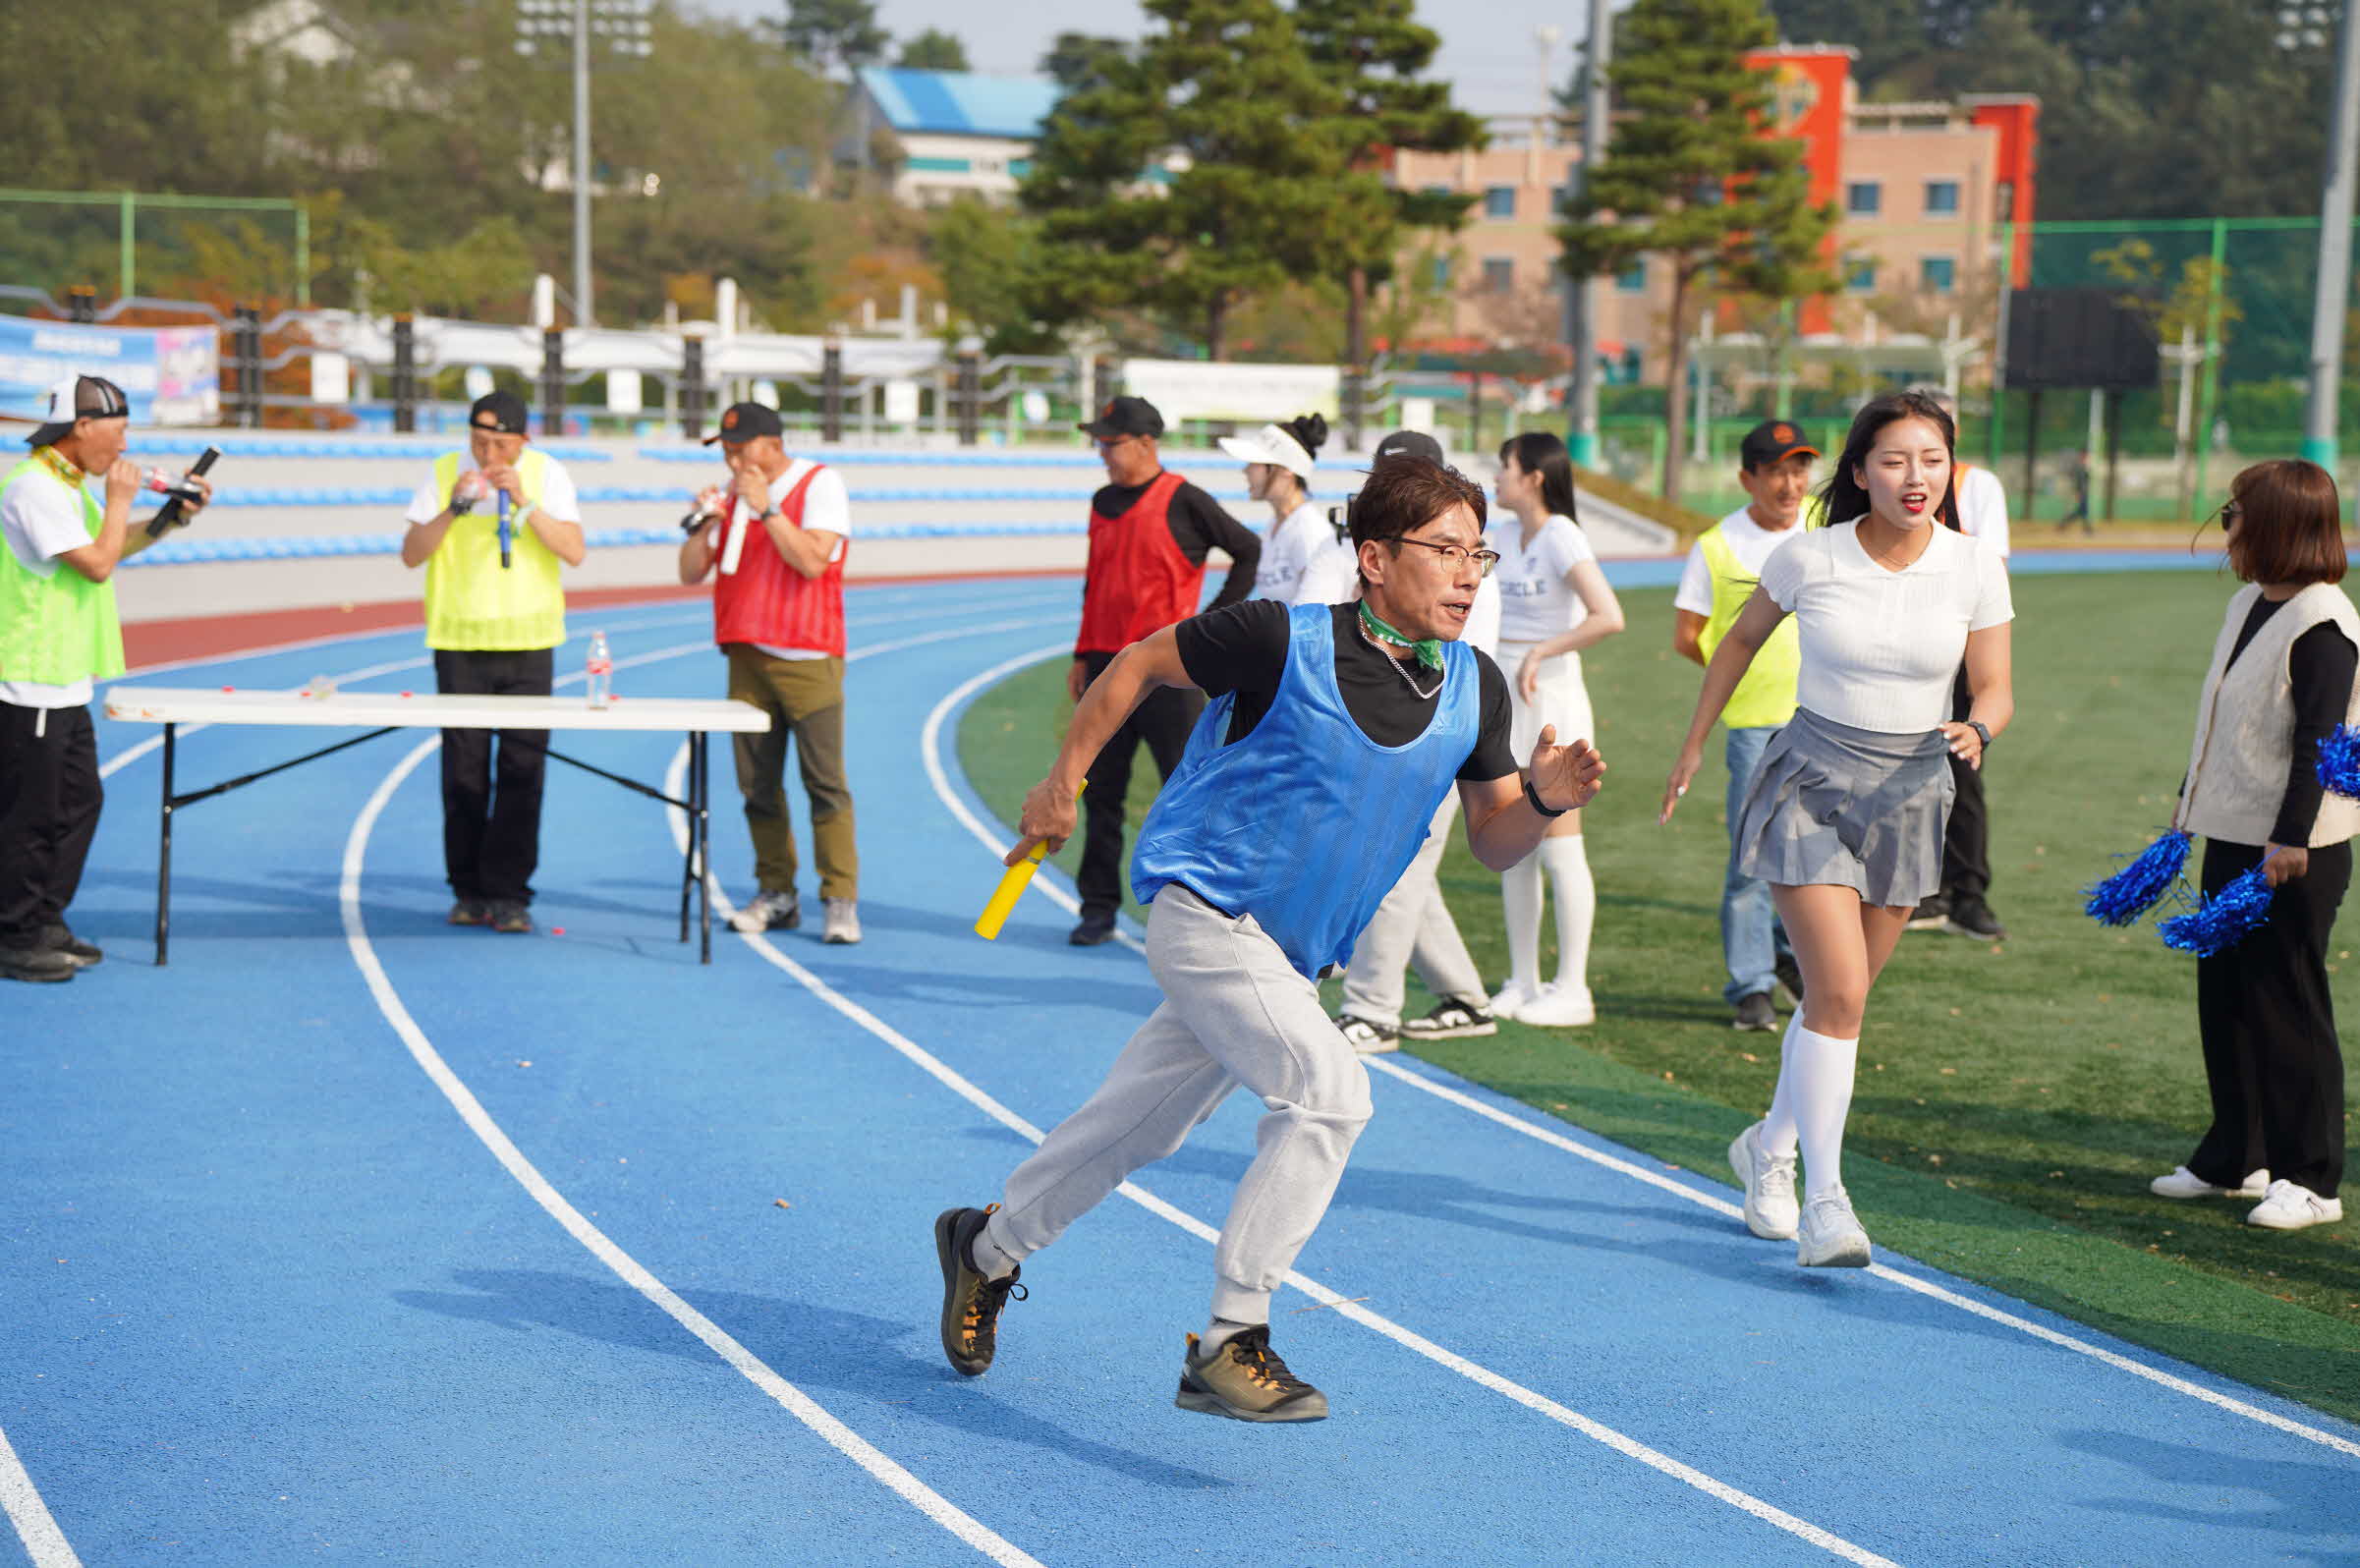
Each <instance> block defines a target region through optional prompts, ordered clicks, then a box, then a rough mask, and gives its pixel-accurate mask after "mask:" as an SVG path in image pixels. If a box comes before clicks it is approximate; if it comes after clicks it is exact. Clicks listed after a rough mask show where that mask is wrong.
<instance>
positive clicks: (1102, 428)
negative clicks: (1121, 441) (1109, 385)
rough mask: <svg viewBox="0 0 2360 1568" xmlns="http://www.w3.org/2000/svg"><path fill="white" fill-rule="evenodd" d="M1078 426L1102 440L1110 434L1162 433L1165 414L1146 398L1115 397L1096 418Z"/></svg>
mask: <svg viewBox="0 0 2360 1568" xmlns="http://www.w3.org/2000/svg"><path fill="white" fill-rule="evenodd" d="M1078 428H1079V429H1080V430H1081V431H1082V433H1083V434H1085V435H1092V436H1096V437H1098V438H1099V439H1101V440H1102V439H1104V438H1105V437H1107V436H1109V435H1161V434H1162V433H1163V416H1162V415H1160V414H1158V413H1156V412H1155V405H1154V404H1152V403H1150V402H1149V401H1148V400H1147V399H1146V398H1114V399H1111V400H1109V401H1108V403H1107V404H1106V406H1105V407H1104V408H1102V409H1100V410H1098V417H1097V418H1096V419H1095V420H1091V421H1090V422H1089V423H1088V424H1085V425H1081V426H1078Z"/></svg>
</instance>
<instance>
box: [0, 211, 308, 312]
mask: <svg viewBox="0 0 2360 1568" xmlns="http://www.w3.org/2000/svg"><path fill="white" fill-rule="evenodd" d="M256 239H259V240H262V241H265V242H267V243H266V244H260V245H257V244H254V243H253V241H255V240H256ZM277 251H283V252H284V258H285V259H284V261H283V263H273V262H272V261H271V260H270V257H269V253H270V252H277ZM232 258H234V264H235V265H237V266H238V267H239V268H240V269H241V270H242V271H252V270H253V268H255V267H256V266H264V267H272V266H274V265H276V264H284V265H285V266H286V268H287V270H288V271H289V272H290V273H291V274H292V275H290V276H286V277H253V278H249V279H245V280H241V281H242V282H243V284H244V287H245V288H247V289H251V290H253V291H255V292H263V293H268V294H271V295H274V296H276V297H277V298H280V299H291V300H293V301H294V302H295V303H296V304H297V306H299V307H303V306H309V304H310V303H311V219H310V214H309V211H308V210H307V209H306V208H305V206H304V204H303V203H302V202H300V201H291V200H285V199H282V198H276V197H259V196H257V197H251V198H249V197H238V196H157V195H144V194H141V193H140V192H136V191H104V192H93V191H25V190H17V189H13V188H0V279H6V280H7V281H9V282H12V283H27V282H31V281H35V280H39V281H43V282H47V281H50V280H55V283H56V286H57V287H59V288H70V287H73V286H76V285H85V284H86V285H89V286H91V287H93V288H98V289H100V290H101V292H102V293H104V294H106V295H109V296H111V297H113V298H116V299H122V298H126V297H129V296H132V295H137V294H138V293H139V292H140V289H141V288H142V287H146V288H155V289H173V290H176V291H187V292H196V290H195V285H197V284H199V283H203V284H209V285H211V286H212V287H216V288H224V289H232V290H233V292H235V291H236V289H237V285H236V284H234V283H233V281H232V280H231V279H228V278H224V277H222V276H220V273H221V270H222V268H223V265H224V263H225V261H229V260H231V259H232ZM110 284H111V285H112V286H111V287H108V285H110Z"/></svg>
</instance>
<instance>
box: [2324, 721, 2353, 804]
mask: <svg viewBox="0 0 2360 1568" xmlns="http://www.w3.org/2000/svg"><path fill="white" fill-rule="evenodd" d="M2319 782H2320V783H2321V784H2323V785H2325V786H2326V787H2327V788H2328V789H2330V790H2332V791H2333V792H2334V793H2335V794H2337V795H2341V796H2343V797H2345V798H2346V799H2350V800H2360V733H2355V732H2354V731H2353V729H2352V727H2351V726H2350V725H2348V724H2338V725H2336V726H2335V732H2334V733H2333V734H2332V735H2330V736H2329V737H2328V738H2327V739H2326V740H2324V741H2322V742H2320V743H2319Z"/></svg>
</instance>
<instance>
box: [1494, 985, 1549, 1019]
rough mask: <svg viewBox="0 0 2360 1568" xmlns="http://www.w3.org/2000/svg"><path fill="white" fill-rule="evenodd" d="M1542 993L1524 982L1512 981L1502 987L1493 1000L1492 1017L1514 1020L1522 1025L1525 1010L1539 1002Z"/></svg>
mask: <svg viewBox="0 0 2360 1568" xmlns="http://www.w3.org/2000/svg"><path fill="white" fill-rule="evenodd" d="M1539 996H1540V992H1538V991H1535V990H1533V989H1532V988H1531V987H1529V986H1527V985H1526V984H1525V983H1524V981H1522V980H1509V981H1508V982H1507V983H1506V984H1505V985H1502V986H1501V987H1500V988H1499V991H1498V993H1497V994H1496V995H1494V996H1493V997H1492V998H1491V1016H1492V1017H1493V1018H1512V1019H1515V1020H1516V1021H1518V1022H1519V1023H1521V1022H1523V1019H1524V1009H1525V1008H1527V1007H1529V1006H1531V1005H1532V1003H1533V1002H1534V1001H1536V1000H1538V999H1539Z"/></svg>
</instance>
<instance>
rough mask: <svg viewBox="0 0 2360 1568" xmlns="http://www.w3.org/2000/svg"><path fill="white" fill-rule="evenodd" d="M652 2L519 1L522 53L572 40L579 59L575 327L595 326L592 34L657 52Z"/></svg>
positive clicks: (631, 49)
mask: <svg viewBox="0 0 2360 1568" xmlns="http://www.w3.org/2000/svg"><path fill="white" fill-rule="evenodd" d="M649 3H650V0H517V8H516V13H517V21H516V52H517V53H519V54H522V55H533V54H535V53H537V52H538V51H539V48H540V45H541V44H542V42H543V41H544V40H546V41H547V42H549V43H551V44H554V43H555V42H556V40H557V39H558V38H560V37H564V36H566V35H568V34H571V36H572V41H573V57H574V149H573V151H574V176H573V185H574V324H575V325H576V326H591V325H594V324H595V321H596V316H595V314H594V310H593V303H592V300H591V297H590V290H591V284H590V34H591V33H592V32H597V33H602V34H604V35H605V36H606V37H607V39H608V41H609V42H610V43H611V44H612V45H613V47H614V49H615V51H616V52H617V53H619V54H625V55H640V56H643V57H644V56H646V55H648V54H652V53H653V52H654V40H653V38H652V35H651V34H652V30H653V28H652V25H651V24H650V23H649V21H648V18H647V14H648V9H649Z"/></svg>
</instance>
